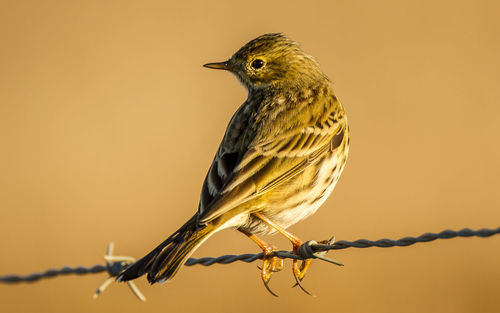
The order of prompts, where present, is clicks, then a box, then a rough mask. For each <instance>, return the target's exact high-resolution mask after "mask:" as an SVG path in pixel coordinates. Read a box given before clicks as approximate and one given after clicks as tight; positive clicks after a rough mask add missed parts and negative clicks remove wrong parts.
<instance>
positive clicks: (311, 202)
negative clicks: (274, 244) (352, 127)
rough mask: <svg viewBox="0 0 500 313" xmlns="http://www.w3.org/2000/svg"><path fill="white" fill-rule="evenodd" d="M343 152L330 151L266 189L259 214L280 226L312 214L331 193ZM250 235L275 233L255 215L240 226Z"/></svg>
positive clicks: (338, 174) (285, 225)
mask: <svg viewBox="0 0 500 313" xmlns="http://www.w3.org/2000/svg"><path fill="white" fill-rule="evenodd" d="M344 164H345V155H344V154H342V153H340V154H339V153H332V154H330V155H327V156H325V157H324V158H323V159H322V160H320V161H319V162H317V163H316V164H314V165H312V166H310V167H309V168H308V169H307V170H306V171H305V172H303V173H302V174H301V175H297V177H295V178H294V179H292V180H291V181H289V182H287V183H286V184H283V185H282V186H279V187H278V188H276V189H274V190H272V191H270V192H269V194H268V195H267V197H266V200H265V202H264V207H263V208H262V211H261V213H262V214H264V215H265V216H267V217H268V218H269V219H271V220H272V221H273V222H275V223H276V224H278V225H280V226H281V227H283V228H288V227H289V226H291V225H293V224H295V223H297V222H299V221H301V220H303V219H305V218H307V217H308V216H310V215H312V214H314V213H315V212H316V211H317V210H318V208H319V207H320V206H321V205H322V204H323V203H324V202H325V200H326V199H327V198H328V196H329V195H330V194H331V193H332V191H333V188H334V187H335V185H336V183H337V181H338V179H339V177H340V174H341V173H342V170H343V168H344ZM243 228H245V229H247V230H248V231H250V232H252V233H254V234H272V233H274V232H276V231H275V230H274V229H273V228H271V227H269V226H268V225H267V224H265V223H263V222H261V221H260V220H258V219H257V218H255V217H250V218H249V220H248V222H247V223H246V225H245V226H244V227H243Z"/></svg>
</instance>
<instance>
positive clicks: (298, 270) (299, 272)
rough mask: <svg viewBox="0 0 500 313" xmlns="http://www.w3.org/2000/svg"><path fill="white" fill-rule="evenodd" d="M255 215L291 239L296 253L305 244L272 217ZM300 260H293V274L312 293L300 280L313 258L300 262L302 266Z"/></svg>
mask: <svg viewBox="0 0 500 313" xmlns="http://www.w3.org/2000/svg"><path fill="white" fill-rule="evenodd" d="M253 215H254V216H255V217H257V218H258V219H260V220H261V221H263V222H264V223H266V224H268V225H269V226H271V227H272V228H274V229H276V231H278V232H279V233H280V234H282V235H283V236H285V237H286V238H287V239H288V240H290V242H291V243H292V245H293V251H294V252H295V253H297V250H298V249H299V247H300V246H301V245H302V244H303V242H302V240H300V239H299V238H297V237H296V236H294V235H292V234H291V233H289V232H288V231H286V230H285V229H284V228H282V227H281V226H279V225H277V224H276V223H274V222H273V221H271V220H270V219H268V218H267V217H265V216H264V215H262V214H260V213H253ZM298 261H299V260H293V267H292V269H293V276H294V277H295V281H296V282H297V285H299V287H300V288H301V289H302V290H303V291H304V292H305V293H307V294H309V295H310V293H309V292H308V291H307V290H305V289H304V287H303V286H302V285H301V284H300V282H301V281H302V279H304V276H305V275H306V272H307V269H308V268H309V266H310V265H311V260H303V261H302V263H301V264H300V266H299V264H298Z"/></svg>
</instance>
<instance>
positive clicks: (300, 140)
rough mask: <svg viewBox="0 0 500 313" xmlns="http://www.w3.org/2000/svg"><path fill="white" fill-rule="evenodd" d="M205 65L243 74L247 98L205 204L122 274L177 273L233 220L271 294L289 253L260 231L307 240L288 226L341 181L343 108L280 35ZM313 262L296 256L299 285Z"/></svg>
mask: <svg viewBox="0 0 500 313" xmlns="http://www.w3.org/2000/svg"><path fill="white" fill-rule="evenodd" d="M204 66H205V67H208V68H212V69H221V70H226V71H229V72H231V73H233V74H234V75H236V77H237V78H238V79H239V80H240V81H241V83H242V84H243V85H244V86H245V87H246V89H247V90H248V98H247V100H246V101H245V102H244V103H243V105H242V106H241V107H240V108H239V109H238V110H237V111H236V113H235V114H234V116H233V117H232V119H231V121H230V122H229V125H228V127H227V130H226V133H225V135H224V138H223V139H222V143H221V144H220V146H219V149H218V151H217V153H216V155H215V158H214V160H213V162H212V165H211V167H210V169H209V170H208V174H207V176H206V178H205V182H204V183H203V188H202V191H201V197H200V202H199V206H198V211H197V212H196V213H195V214H194V216H193V217H192V218H191V219H190V220H189V221H187V223H186V224H184V226H182V227H181V228H179V229H178V230H177V231H176V232H175V233H174V234H173V235H171V236H170V237H169V238H167V239H166V240H165V241H164V242H162V243H161V244H160V245H159V246H158V247H156V248H155V249H154V250H153V251H151V252H150V253H149V254H148V255H146V256H145V257H143V258H142V259H140V260H139V261H137V262H136V263H135V264H133V265H132V266H131V267H129V268H128V269H126V270H125V271H124V272H123V273H121V274H120V275H119V276H118V278H117V279H118V280H119V281H127V280H131V279H135V278H137V277H139V276H142V275H144V274H147V278H148V280H149V282H151V283H155V282H164V281H167V280H169V279H172V277H173V276H174V275H175V274H176V273H177V271H178V270H179V269H180V267H181V266H182V265H183V264H184V263H185V262H186V260H187V258H188V257H189V256H190V255H191V254H192V253H193V252H194V251H195V250H196V248H198V247H199V246H200V245H201V244H202V243H203V242H204V241H205V240H207V239H208V238H209V237H210V236H211V235H213V234H214V233H216V232H218V231H220V230H223V229H226V228H233V229H237V230H239V231H240V232H242V233H243V234H245V235H247V236H248V237H249V238H250V239H252V240H253V241H255V242H256V243H257V244H258V245H259V247H260V248H261V249H262V250H263V251H264V254H265V258H264V262H263V265H262V272H261V277H262V280H263V281H264V284H265V286H266V288H268V290H269V291H270V292H271V293H272V291H271V290H270V289H269V287H268V282H269V280H270V278H271V274H272V273H273V272H276V271H278V270H280V269H281V268H282V265H283V264H282V260H281V259H278V258H277V257H272V256H271V253H272V252H273V251H274V247H273V246H271V245H270V244H267V243H265V242H264V241H262V240H261V239H259V238H258V237H257V235H259V234H271V233H275V232H279V233H281V234H282V235H284V236H285V237H286V238H288V240H290V242H291V243H292V245H293V249H294V251H297V249H298V247H299V246H300V245H301V244H302V241H301V240H300V239H298V238H297V237H295V236H294V235H292V234H290V233H289V232H288V231H286V228H288V227H289V226H291V225H293V224H295V223H297V222H299V221H301V220H302V219H304V218H306V217H308V216H310V215H311V214H314V213H315V212H316V210H317V209H318V208H319V207H320V206H321V204H323V202H324V201H325V200H326V198H327V197H328V196H329V195H330V193H331V192H332V190H333V188H334V187H335V184H336V183H337V181H338V179H339V177H340V174H341V173H342V170H343V168H344V165H345V162H346V158H347V153H348V146H349V128H348V125H347V119H346V115H345V113H344V109H343V107H342V105H341V104H340V102H339V101H338V100H337V98H336V97H335V95H334V94H333V91H332V89H331V86H330V81H329V80H328V78H327V77H326V76H325V74H323V72H322V71H321V69H320V68H319V65H318V63H317V62H316V61H315V60H314V58H313V57H311V56H310V55H308V54H306V53H305V52H304V51H302V49H301V48H300V47H299V45H298V44H297V43H296V42H294V41H292V40H290V39H288V38H286V37H285V36H283V35H282V34H266V35H262V36H260V37H258V38H256V39H254V40H252V41H250V42H249V43H247V44H246V45H245V46H243V47H242V48H241V49H240V50H238V52H236V53H235V54H234V55H233V56H232V57H231V58H230V59H229V60H227V61H225V62H220V63H209V64H205V65H204ZM310 262H311V261H310V260H306V261H302V263H301V265H300V266H299V264H298V261H297V260H294V261H293V275H294V277H295V279H296V281H297V283H298V284H299V285H300V281H301V280H302V279H303V278H304V275H305V273H306V270H307V268H308V267H309V265H310ZM273 294H274V293H273Z"/></svg>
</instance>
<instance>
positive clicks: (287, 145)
mask: <svg viewBox="0 0 500 313" xmlns="http://www.w3.org/2000/svg"><path fill="white" fill-rule="evenodd" d="M336 107H337V106H336ZM339 107H340V105H339V106H338V107H337V108H339ZM344 127H345V123H344V121H343V116H342V113H341V112H339V110H335V109H332V110H331V111H329V112H324V113H323V116H320V117H318V118H317V122H316V123H314V124H311V125H308V126H306V127H303V128H301V129H295V130H291V131H288V132H284V133H283V134H281V135H279V136H277V137H275V138H273V139H272V140H268V141H265V142H258V143H255V144H251V145H250V146H249V148H248V150H247V151H246V152H245V153H244V154H243V155H242V156H241V157H238V156H237V154H236V153H224V152H222V153H221V150H219V152H218V153H217V155H216V157H215V158H214V161H213V162H212V166H211V167H210V170H209V172H208V174H207V177H206V179H205V183H204V185H203V189H202V194H201V199H200V209H199V223H200V224H204V223H207V222H209V221H211V220H213V219H214V218H217V217H219V216H220V215H221V214H223V213H225V212H228V211H229V210H231V209H233V208H235V207H237V206H239V205H241V204H242V203H245V202H247V201H249V200H251V199H254V198H255V197H258V196H261V195H263V194H264V193H266V192H268V191H269V190H271V189H273V188H275V187H276V186H279V185H280V184H282V183H284V182H286V181H287V180H289V179H291V178H293V177H295V176H296V175H298V174H300V173H301V172H303V171H304V170H305V169H306V168H307V167H308V166H310V165H311V164H313V163H315V162H316V160H318V159H319V158H320V156H322V155H323V154H324V153H325V152H327V151H328V150H329V149H331V150H334V149H336V148H337V147H338V146H340V145H341V143H342V142H343V140H344V134H345V129H344Z"/></svg>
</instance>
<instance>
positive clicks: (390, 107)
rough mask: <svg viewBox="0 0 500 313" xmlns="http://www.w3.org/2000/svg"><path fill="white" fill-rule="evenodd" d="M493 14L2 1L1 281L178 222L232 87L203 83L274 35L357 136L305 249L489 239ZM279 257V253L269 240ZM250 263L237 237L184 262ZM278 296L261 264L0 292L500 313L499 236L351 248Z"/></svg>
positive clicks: (495, 135)
mask: <svg viewBox="0 0 500 313" xmlns="http://www.w3.org/2000/svg"><path fill="white" fill-rule="evenodd" d="M499 14H500V4H499V2H498V1H493V0H492V1H435V0H430V1H400V0H394V1H308V2H306V1H282V2H278V1H245V2H234V1H225V2H223V1H217V2H213V1H212V2H210V3H208V2H204V1H199V2H193V1H185V2H183V3H182V4H181V2H180V1H170V2H169V1H114V2H112V1H5V0H3V1H1V2H0V46H1V47H0V221H1V228H0V249H1V259H0V275H3V274H10V273H23V274H24V273H30V272H32V271H40V270H44V269H46V268H50V267H61V266H63V265H73V266H76V265H92V264H95V263H102V261H103V260H102V255H103V254H104V251H105V247H106V244H107V243H108V242H110V241H114V242H115V243H116V245H117V251H116V252H117V253H118V254H122V255H132V256H135V257H140V256H142V255H143V254H145V253H146V252H148V251H149V250H150V249H151V248H153V246H155V245H156V244H157V243H158V242H160V241H161V240H163V239H164V237H166V236H167V235H169V234H170V233H171V232H172V231H174V230H175V229H176V228H177V227H178V226H180V225H181V224H182V223H184V222H185V221H186V219H187V218H188V217H190V216H191V215H192V214H193V212H194V211H195V210H196V207H197V201H198V195H199V192H200V188H201V184H202V181H203V178H204V176H205V173H206V170H207V169H208V166H209V165H210V162H211V160H212V157H213V154H214V153H215V151H216V149H217V146H218V144H219V141H220V140H221V138H222V135H223V132H224V129H225V127H226V125H227V123H228V121H229V119H230V117H231V115H232V114H233V112H234V111H235V110H236V109H237V107H238V106H239V105H240V104H241V103H242V102H243V101H244V99H245V96H246V94H245V91H244V89H243V88H242V87H241V86H240V85H239V84H238V82H237V81H236V79H235V78H234V77H232V76H231V75H230V74H228V73H223V72H216V71H211V70H208V69H204V68H202V67H201V65H202V64H204V63H206V62H210V61H221V60H224V59H226V58H228V57H229V56H230V55H231V54H232V53H233V52H234V51H236V49H238V48H239V47H240V46H241V45H242V44H244V43H246V42H247V41H248V40H250V39H252V38H254V37H256V36H258V35H260V34H263V33H266V32H284V33H286V34H287V35H288V36H290V37H291V38H293V39H295V40H297V41H299V42H300V43H301V44H302V46H303V47H304V49H305V50H306V51H308V52H309V53H311V54H312V55H314V56H316V58H317V59H318V61H319V62H320V64H321V65H322V68H323V69H324V71H325V72H326V73H327V74H328V75H329V76H330V77H331V79H332V81H333V82H334V88H335V90H336V93H337V95H338V96H339V98H340V99H341V100H342V102H343V104H344V105H345V108H346V110H347V113H348V117H349V121H350V125H351V134H352V141H351V155H350V158H349V160H348V164H347V167H346V169H345V171H344V175H343V177H342V178H341V180H340V182H339V184H338V186H337V188H336V189H335V191H334V193H333V196H332V197H331V198H330V199H329V200H328V201H327V202H326V204H325V205H324V206H323V207H322V208H321V209H320V210H319V212H318V213H317V214H316V215H315V216H313V217H312V218H310V219H308V220H306V221H304V222H303V223H301V224H299V225H296V226H294V227H292V228H291V230H292V231H293V232H295V233H296V234H298V235H299V236H300V237H302V238H304V239H325V238H327V237H329V236H330V235H332V234H335V235H336V237H337V238H338V239H346V240H355V239H359V238H369V239H379V238H381V237H389V238H399V237H403V236H407V235H414V236H416V235H419V234H421V233H423V232H427V231H433V232H437V231H440V230H443V229H447V228H452V229H461V228H463V227H471V228H480V227H498V226H500V210H499V209H500V196H499V195H498V193H499V191H498V189H499V186H500V184H499V182H500V180H499V176H500V145H499V134H500V116H499V114H500V85H499V83H500V40H499V38H500V37H499V33H500V19H499ZM269 239H270V240H271V241H272V242H273V243H275V244H277V245H279V246H280V247H281V248H289V246H288V244H286V241H285V240H283V239H281V238H275V237H273V238H269ZM244 252H258V249H257V248H256V246H255V245H254V244H253V243H252V242H251V241H249V240H247V239H246V238H244V236H242V235H241V234H239V233H237V232H232V231H224V232H222V233H219V234H217V235H216V236H214V237H212V239H210V240H209V241H208V242H207V243H206V244H205V245H204V246H203V247H202V248H201V249H200V250H198V251H197V252H196V254H195V256H217V255H221V254H227V253H244ZM330 255H331V256H333V257H335V258H337V259H340V260H342V261H344V262H345V264H346V266H345V267H344V268H338V267H336V266H333V265H330V264H326V263H323V262H314V264H313V267H312V268H311V270H310V272H309V275H308V277H307V278H306V280H305V281H304V284H305V285H306V286H307V287H308V288H309V289H310V290H311V291H312V292H313V293H315V294H316V295H317V296H318V297H317V298H312V297H309V296H307V295H305V294H303V293H301V292H300V290H298V289H291V288H290V286H291V285H292V280H293V279H292V275H291V272H290V271H291V269H290V263H289V262H287V263H286V266H287V267H286V269H285V270H284V271H283V272H281V273H278V274H276V275H274V277H273V279H272V281H271V285H272V288H273V289H274V290H275V291H276V292H278V293H279V294H280V298H274V297H272V296H270V295H269V294H268V293H267V292H266V291H265V289H264V288H263V287H262V283H261V281H260V277H259V271H258V269H257V268H256V265H257V264H258V262H256V263H254V264H245V263H238V264H232V265H215V266H211V267H209V268H205V267H201V266H198V267H190V268H184V269H183V270H182V271H181V273H180V274H179V275H178V276H177V277H176V279H175V280H174V281H172V282H171V283H169V284H167V285H161V286H154V287H149V286H148V285H147V284H146V283H145V281H144V279H141V280H140V281H139V282H138V285H139V286H140V287H141V289H142V290H143V292H144V293H145V294H146V296H147V297H148V302H146V303H140V302H139V301H137V300H136V299H135V298H134V297H133V296H132V295H131V294H130V293H129V291H128V290H127V288H126V286H125V285H113V286H111V287H110V288H109V289H108V290H107V291H106V292H105V293H104V294H103V296H102V297H101V298H100V299H98V300H96V301H94V300H92V298H91V295H92V293H93V291H94V289H95V288H96V287H97V286H98V285H99V284H100V283H101V282H102V281H103V280H104V279H105V275H104V274H99V275H89V276H85V277H76V276H70V277H62V278H57V279H49V280H44V281H41V282H38V283H36V284H20V285H11V286H5V285H0V302H1V304H0V310H1V311H2V312H51V313H52V312H107V313H109V312H124V313H125V312H207V313H208V312H234V311H237V312H252V313H255V312H304V311H305V310H308V311H310V312H313V311H318V312H440V313H441V312H499V311H500V300H499V292H500V262H499V257H500V236H497V237H492V238H489V239H478V238H474V239H453V240H448V241H439V242H434V243H427V244H421V245H416V246H413V247H407V248H390V249H378V248H372V249H365V250H360V249H348V250H343V251H339V252H337V253H335V254H333V253H330Z"/></svg>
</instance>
